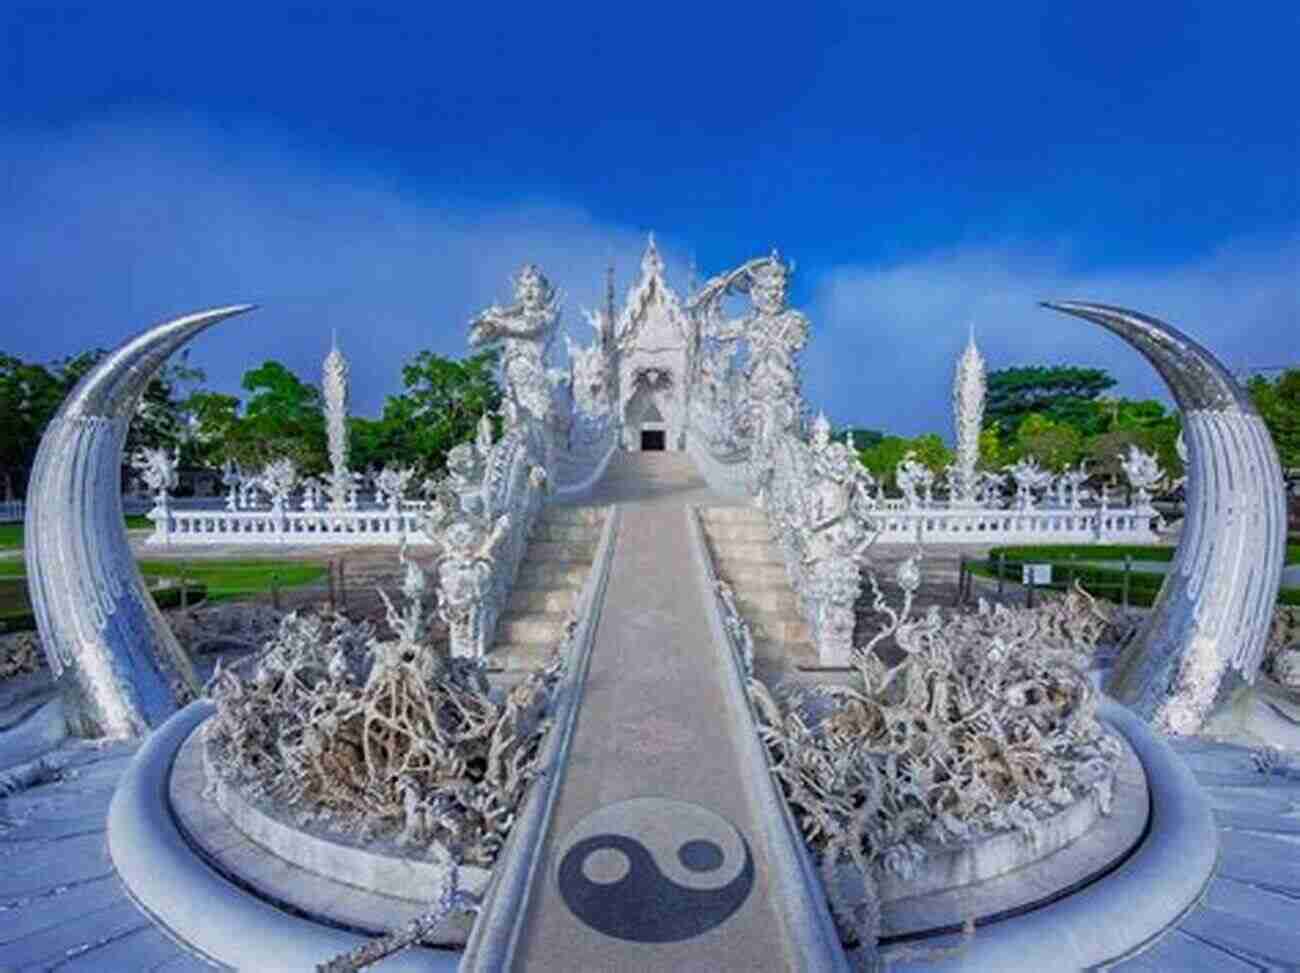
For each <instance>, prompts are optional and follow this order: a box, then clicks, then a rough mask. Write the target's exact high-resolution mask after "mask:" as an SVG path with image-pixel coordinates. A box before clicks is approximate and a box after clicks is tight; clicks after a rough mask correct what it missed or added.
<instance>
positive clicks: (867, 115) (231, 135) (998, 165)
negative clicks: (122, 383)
mask: <svg viewBox="0 0 1300 973" xmlns="http://www.w3.org/2000/svg"><path fill="white" fill-rule="evenodd" d="M190 6H192V5H181V4H167V5H156V6H155V5H150V4H130V5H124V4H95V5H86V6H82V7H78V8H73V7H67V8H65V7H57V6H53V5H34V6H24V5H14V4H10V5H6V6H5V8H4V12H3V13H0V18H3V19H0V23H3V27H4V31H3V34H4V37H5V38H6V42H5V45H4V46H3V47H0V63H2V64H3V65H4V68H3V75H2V77H3V83H2V84H0V112H2V113H3V125H2V126H0V173H3V174H4V185H5V191H4V192H3V193H2V194H0V226H3V228H4V229H5V231H6V232H5V237H6V238H7V239H8V240H10V241H12V243H13V246H12V249H10V248H4V249H6V250H9V252H8V253H4V254H0V320H3V321H4V322H5V324H4V325H3V330H2V331H0V350H5V351H9V352H11V353H16V354H20V355H22V356H24V357H28V358H38V359H49V358H54V357H57V356H60V355H64V354H69V353H72V352H75V351H77V350H79V349H81V348H83V347H86V346H87V345H91V344H102V345H106V344H112V343H114V342H116V341H117V340H119V339H120V338H121V337H123V336H125V335H126V334H127V333H130V332H132V331H135V330H138V329H139V328H140V327H143V326H144V325H146V324H149V323H151V322H152V321H155V320H158V319H161V318H163V317H166V316H169V315H172V314H175V313H180V312H183V311H186V310H190V309H194V308H197V307H201V306H208V305H213V304H223V303H230V302H234V301H242V300H252V301H256V302H259V303H260V304H261V305H262V309H261V310H259V311H258V312H256V315H255V316H249V317H247V318H245V319H243V320H241V321H237V322H231V323H230V324H227V325H224V326H222V327H223V328H224V329H225V330H224V331H214V332H213V333H211V334H210V335H209V336H205V337H204V338H203V339H201V340H200V341H199V342H197V343H196V345H195V348H194V352H193V355H192V357H193V358H194V359H195V360H196V361H197V362H198V363H199V364H202V365H204V366H205V367H206V368H207V369H208V372H209V376H210V384H211V385H213V386H215V387H219V388H224V389H227V390H234V389H235V387H236V386H237V384H238V379H239V376H240V374H241V373H242V372H243V371H244V370H245V369H247V368H250V367H253V366H255V365H256V364H258V363H260V362H261V361H262V360H263V359H264V358H267V357H276V358H279V359H281V360H283V361H285V362H286V363H288V364H290V365H291V366H292V367H294V368H296V369H298V370H299V371H300V372H301V373H303V374H305V375H310V376H312V377H315V375H316V372H317V370H318V368H319V362H320V358H321V356H322V355H323V354H324V351H325V350H326V347H327V343H328V335H329V332H330V330H331V329H332V328H336V329H337V330H338V333H339V337H340V342H341V343H342V344H343V346H344V349H345V351H346V352H347V353H348V354H349V357H350V358H351V360H352V363H353V369H354V375H355V377H356V381H355V385H354V401H355V404H356V406H357V407H358V409H359V410H360V411H364V412H375V411H377V410H378V409H379V408H380V406H381V404H382V400H383V397H384V395H385V394H387V393H388V392H391V391H395V390H396V388H397V385H398V382H399V378H398V374H399V371H398V370H399V367H400V364H401V362H402V361H403V360H404V359H405V358H406V357H409V356H410V355H411V354H413V353H414V352H415V351H417V350H419V349H421V348H433V349H434V350H435V351H438V352H440V353H442V354H461V353H463V351H464V336H465V331H466V327H465V325H466V321H467V320H468V318H469V316H470V315H471V314H472V313H473V312H474V311H475V310H477V309H478V308H480V307H482V306H483V305H485V304H487V303H489V302H491V301H493V300H500V299H503V298H504V297H506V296H507V293H508V291H507V288H508V282H507V278H508V275H509V274H510V272H511V271H512V270H513V269H515V268H516V267H517V266H518V265H519V264H520V263H521V262H523V261H524V260H536V261H538V262H540V263H541V264H542V265H543V267H544V269H546V270H547V271H548V273H550V275H551V276H552V278H553V279H554V280H555V281H556V282H557V283H558V284H559V285H560V287H561V288H562V289H563V290H564V292H565V294H566V309H567V310H566V316H565V322H566V325H567V326H568V328H569V330H570V331H571V332H572V333H573V334H574V336H575V337H579V338H585V337H586V336H587V327H586V325H585V323H584V322H583V320H582V318H581V315H580V313H579V308H580V307H581V306H584V305H586V306H591V305H593V304H594V303H595V302H596V301H598V300H599V294H600V292H601V287H602V281H601V277H602V273H603V268H604V266H605V265H606V264H607V263H609V262H610V261H611V260H612V261H614V263H615V266H616V269H617V273H618V282H619V287H620V290H621V289H622V288H624V287H626V286H627V285H628V284H629V283H630V282H631V278H632V275H633V273H634V271H635V267H636V262H637V257H638V254H639V252H640V249H641V247H642V246H643V243H644V235H645V233H646V231H648V230H654V231H656V234H657V236H658V238H659V240H660V243H661V246H662V248H663V249H664V250H665V252H666V253H667V255H668V258H669V266H670V270H671V272H672V273H673V275H674V276H675V279H676V280H677V281H678V282H679V283H681V284H684V283H685V278H686V267H687V264H688V262H689V261H690V260H692V259H693V260H694V261H695V262H696V264H697V265H698V267H699V269H700V272H701V274H702V275H710V274H713V273H716V272H719V271H721V270H723V269H725V268H727V267H729V266H732V265H734V264H736V263H739V262H741V261H743V260H745V259H747V258H749V257H751V256H754V255H756V254H759V253H764V252H766V251H767V250H769V249H770V248H771V247H772V246H773V245H776V246H779V247H780V249H781V251H782V253H784V254H786V255H788V256H790V257H792V258H794V260H795V261H796V262H797V266H798V272H797V275H796V286H795V290H794V297H795V301H796V303H798V304H799V305H800V306H801V307H802V308H803V309H804V310H805V311H806V312H807V313H808V314H809V315H810V317H811V318H812V320H813V325H814V339H813V342H812V344H811V345H810V347H809V350H808V353H807V355H806V376H807V392H808V395H809V398H810V399H811V400H813V401H814V402H815V403H818V404H823V405H825V406H826V408H827V411H828V412H829V413H830V415H831V416H832V418H834V419H835V420H837V421H838V422H853V423H856V424H860V425H872V426H878V427H885V428H889V429H891V430H896V431H900V432H903V433H908V434H912V433H918V432H922V431H927V430H938V431H943V432H945V434H946V433H947V432H948V426H949V418H948V388H949V383H950V380H951V369H952V363H953V357H954V355H955V354H956V353H957V351H958V350H959V348H960V345H961V344H962V342H963V340H964V335H965V332H966V328H967V325H968V324H969V323H971V322H973V323H974V324H975V326H976V329H977V332H978V334H979V336H980V340H981V344H982V346H983V347H984V350H985V353H986V356H987V357H988V358H989V360H990V364H991V366H992V367H1000V366H1005V365H1011V364H1022V363H1031V362H1045V361H1071V362H1082V363H1088V364H1096V365H1101V366H1103V367H1107V368H1109V369H1111V371H1112V372H1113V373H1114V374H1115V375H1116V376H1117V377H1118V378H1120V380H1121V383H1122V385H1121V389H1122V391H1124V392H1127V393H1129V394H1134V395H1149V394H1155V393H1158V392H1159V391H1160V385H1159V383H1158V380H1157V379H1156V378H1155V376H1154V373H1152V372H1151V370H1150V369H1149V368H1148V367H1147V366H1146V365H1145V364H1144V363H1143V362H1141V361H1140V360H1139V359H1137V358H1136V356H1135V355H1134V354H1133V353H1132V352H1130V351H1129V350H1128V349H1127V348H1125V347H1124V346H1122V345H1120V344H1119V343H1118V341H1117V340H1115V339H1113V338H1111V337H1109V336H1107V335H1104V334H1101V333H1100V332H1097V333H1094V332H1092V331H1089V330H1087V326H1085V325H1082V324H1081V323H1079V322H1076V321H1073V320H1071V319H1067V318H1064V317H1059V316H1056V315H1053V314H1052V313H1050V312H1047V311H1043V310H1040V309H1037V308H1036V306H1035V301H1037V300H1038V299H1040V298H1046V297H1071V298H1082V299H1092V300H1100V301H1106V302H1111V303H1119V304H1127V305H1129V306H1133V307H1136V308H1139V309H1142V310H1145V311H1148V312H1149V313H1153V314H1156V315H1158V316H1162V317H1165V318H1166V319H1167V320H1170V321H1172V322H1173V323H1175V324H1177V325H1178V326H1180V327H1182V328H1183V329H1184V330H1186V331H1188V332H1189V333H1191V334H1193V335H1194V336H1196V337H1198V338H1200V339H1201V340H1202V341H1204V342H1205V343H1206V344H1208V345H1209V346H1210V347H1211V348H1212V349H1214V350H1216V351H1218V352H1219V353H1220V354H1221V355H1222V356H1223V357H1224V359H1225V360H1226V361H1228V363H1229V364H1230V365H1231V366H1233V367H1239V366H1259V365H1264V366H1271V365H1280V364H1294V363H1297V362H1300V338H1297V334H1300V283H1298V281H1300V121H1298V120H1300V113H1297V111H1296V109H1295V92H1296V90H1300V69H1298V68H1297V66H1296V51H1297V50H1300V6H1297V5H1296V4H1281V3H1278V4H1269V3H1259V4H1246V5H1239V4H1225V3H1221V2H1215V3H1204V4H1199V3H1177V4H1166V3H1146V4H1132V3H1125V4H1120V3H1107V2H1095V0H1094V2H1090V3H1086V4H1084V3H1050V4H1046V3H1043V4H1027V5H1016V4H985V5H980V6H981V7H982V8H983V9H972V8H973V5H960V6H959V5H930V6H923V7H921V6H918V5H902V4H890V5H872V4H864V3H855V4H848V5H836V4H816V3H813V4H804V5H801V6H791V5H782V6H779V7H767V6H765V5H754V4H751V5H748V6H742V5H722V4H718V5H711V4H700V3H693V4H680V3H671V2H667V3H665V2H661V3H655V4H649V5H620V4H601V5H590V6H583V5H569V4H530V5H527V6H518V7H516V6H514V5H510V4H491V5H487V4H484V5H457V6H456V7H455V8H451V7H449V6H446V5H441V4H429V5H423V6H424V9H423V11H422V12H414V11H408V10H406V9H405V5H403V6H400V7H399V6H396V5H394V6H392V7H390V8H388V10H387V11H385V10H383V9H376V8H357V9H349V8H348V7H347V6H345V5H342V4H331V5H329V6H324V5H321V6H311V5H301V6H298V7H295V8H277V7H275V6H274V5H271V4H257V5H241V4H238V3H224V4H220V5H207V6H205V7H204V8H203V9H201V10H199V9H197V8H196V9H186V8H188V7H190ZM905 6H906V7H907V10H904V7H905ZM912 7H917V9H915V10H913V9H911V8H912Z"/></svg>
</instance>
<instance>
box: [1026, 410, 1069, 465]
mask: <svg viewBox="0 0 1300 973" xmlns="http://www.w3.org/2000/svg"><path fill="white" fill-rule="evenodd" d="M1016 445H1017V447H1018V452H1019V453H1020V455H1021V456H1033V457H1035V458H1036V459H1037V460H1038V461H1039V462H1040V463H1042V464H1043V465H1044V466H1045V467H1047V468H1048V469H1050V470H1053V471H1055V472H1057V473H1059V472H1061V471H1062V470H1064V469H1066V468H1067V467H1070V466H1073V465H1074V464H1075V463H1077V462H1078V461H1079V460H1080V459H1082V458H1083V455H1084V443H1083V435H1082V434H1081V433H1080V432H1079V430H1077V429H1076V428H1074V427H1073V426H1070V425H1067V424H1065V423H1063V422H1053V421H1052V420H1051V419H1049V418H1048V417H1047V416H1045V415H1042V414H1040V413H1037V412H1033V413H1030V414H1029V415H1028V416H1026V417H1025V418H1024V420H1023V421H1021V423H1020V428H1019V429H1018V430H1017V431H1016Z"/></svg>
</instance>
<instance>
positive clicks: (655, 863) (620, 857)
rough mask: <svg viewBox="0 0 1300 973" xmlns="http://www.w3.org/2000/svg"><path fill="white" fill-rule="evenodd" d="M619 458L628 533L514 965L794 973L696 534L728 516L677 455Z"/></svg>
mask: <svg viewBox="0 0 1300 973" xmlns="http://www.w3.org/2000/svg"><path fill="white" fill-rule="evenodd" d="M622 459H623V462H622V463H621V464H620V468H618V469H615V470H613V471H612V475H611V476H610V477H609V478H608V479H609V481H608V482H607V483H605V484H604V486H603V489H602V490H601V496H600V497H599V498H597V499H598V501H599V502H606V498H608V497H614V496H617V497H619V499H620V502H621V503H622V522H621V525H620V528H619V533H618V536H617V538H616V539H615V545H614V554H613V561H612V564H611V567H610V574H609V583H608V588H607V590H606V593H605V602H604V607H603V609H602V611H601V615H600V621H599V625H598V627H597V629H596V634H595V642H594V644H593V647H592V652H591V665H590V669H589V670H588V675H587V681H586V689H585V691H584V694H583V697H582V703H581V707H580V709H579V711H578V719H577V725H576V728H575V731H574V737H573V741H572V744H571V748H570V752H569V761H568V767H567V770H566V772H565V775H564V777H563V778H562V780H561V783H560V785H559V795H558V798H557V800H556V803H555V807H554V811H553V814H552V818H551V822H550V829H549V832H548V834H547V837H546V839H545V841H544V844H543V849H542V852H541V854H540V856H539V863H538V868H537V872H536V873H535V874H536V878H535V879H534V882H535V885H534V891H533V894H532V896H531V901H530V903H529V910H528V918H527V921H526V922H525V924H524V926H523V931H522V933H521V936H520V945H519V948H518V950H517V952H516V953H515V956H516V968H517V969H520V970H524V971H532V970H536V971H547V970H566V971H570V970H571V971H579V970H581V971H593V973H594V971H621V970H628V971H631V970H637V971H641V970H647V971H649V970H665V971H669V970H686V969H692V970H706V969H707V970H721V969H773V970H777V969H797V968H798V964H797V962H796V960H795V957H794V956H792V955H791V949H790V945H789V944H788V943H787V941H786V937H785V936H784V934H783V931H782V930H783V921H782V916H781V910H780V909H779V908H778V903H777V902H775V901H774V895H773V891H774V889H773V885H774V883H773V882H772V881H771V875H772V868H771V861H770V859H771V857H772V853H773V852H772V849H771V848H769V846H768V845H767V844H766V842H765V841H764V840H763V837H762V834H763V827H762V822H761V820H760V816H761V815H762V814H763V809H762V808H761V807H755V806H754V805H753V803H752V802H751V800H749V799H748V797H747V790H748V788H747V787H746V784H745V781H744V779H743V778H742V776H741V773H742V771H741V768H742V766H743V761H742V759H741V757H740V754H739V741H738V740H737V738H736V734H737V732H738V731H739V730H741V727H739V726H737V723H736V721H735V720H734V719H730V718H729V715H728V714H729V707H728V703H727V700H726V694H725V691H724V686H723V681H722V680H723V678H724V669H723V665H724V663H726V662H729V660H727V659H725V658H723V657H722V653H723V652H724V651H726V649H725V648H723V647H719V646H717V645H715V644H714V642H713V638H712V635H711V630H710V628H709V624H708V620H707V618H706V616H705V612H704V600H703V598H702V597H701V592H700V587H699V582H698V579H697V578H696V575H695V569H694V561H693V558H692V553H691V548H690V536H689V534H688V533H687V520H686V516H687V507H686V505H687V503H708V504H715V505H716V504H718V503H719V502H720V501H719V499H718V498H717V497H716V496H714V495H712V494H710V493H709V492H708V491H707V489H706V488H705V485H704V483H703V481H702V480H699V479H698V478H696V477H695V476H693V475H692V473H688V472H687V471H686V470H684V469H682V468H681V463H680V460H679V459H678V458H677V457H673V456H672V455H671V454H659V456H656V457H654V458H653V459H649V458H647V459H646V460H643V461H641V462H634V461H632V460H631V459H630V458H626V457H624V458H622ZM646 474H648V476H646ZM641 477H645V478H646V479H649V480H650V481H651V482H650V485H649V489H646V490H645V491H644V493H643V494H642V493H641V492H640V490H638V487H637V484H636V483H635V481H634V482H630V483H629V482H626V480H633V478H641ZM634 496H635V499H633V497H634ZM687 836H689V837H691V838H693V839H694V840H695V847H696V848H697V851H698V855H699V860H698V861H695V862H692V861H690V860H689V851H690V849H691V847H692V844H691V842H689V841H685V842H684V837H687ZM737 839H739V840H737ZM647 851H648V852H649V853H650V854H649V855H647V854H646V852H647ZM651 855H652V856H653V857H651ZM678 858H681V862H680V864H679V863H678V861H677V859H678ZM683 866H684V867H683ZM602 869H603V870H604V872H605V873H602V871H601V870H602ZM693 873H694V874H693ZM670 881H671V882H674V883H675V884H676V885H677V886H679V887H680V886H683V885H684V886H686V888H678V889H674V888H672V887H671V886H670V885H669V884H668V883H669V882H670Z"/></svg>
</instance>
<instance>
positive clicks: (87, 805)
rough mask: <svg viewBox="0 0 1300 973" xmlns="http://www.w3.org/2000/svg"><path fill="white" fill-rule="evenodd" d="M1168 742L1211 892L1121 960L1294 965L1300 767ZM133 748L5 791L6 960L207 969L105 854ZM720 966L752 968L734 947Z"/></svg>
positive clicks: (1189, 967)
mask: <svg viewBox="0 0 1300 973" xmlns="http://www.w3.org/2000/svg"><path fill="white" fill-rule="evenodd" d="M593 675H594V673H593ZM646 705H650V704H649V703H648V701H647V703H646ZM670 742H671V741H670ZM658 746H659V747H663V744H662V743H661V744H658ZM1174 748H1175V749H1176V750H1177V751H1178V752H1179V753H1180V754H1181V755H1182V756H1183V758H1184V759H1185V760H1187V761H1188V763H1189V764H1190V766H1191V768H1192V770H1193V772H1194V773H1195V774H1196V777H1197V780H1198V781H1200V783H1201V785H1202V786H1203V787H1205V789H1206V792H1207V793H1208V794H1209V795H1210V800H1211V801H1212V803H1213V805H1214V813H1215V816H1216V818H1217V819H1218V822H1219V866H1218V871H1217V874H1216V877H1215V878H1214V880H1213V881H1212V883H1211V885H1210V888H1209V891H1208V894H1207V896H1206V899H1205V901H1204V902H1203V903H1202V904H1201V905H1200V906H1199V907H1197V908H1196V909H1195V910H1193V911H1192V912H1191V913H1189V914H1188V915H1187V916H1185V917H1184V918H1183V920H1182V921H1181V922H1180V923H1179V924H1178V927H1177V928H1176V929H1174V930H1173V931H1171V932H1170V933H1169V934H1168V935H1166V936H1165V937H1164V938H1162V939H1161V940H1160V941H1159V942H1157V943H1156V944H1155V945H1154V946H1153V947H1152V948H1151V949H1149V950H1148V951H1147V952H1145V953H1143V954H1142V955H1140V956H1138V957H1136V958H1134V959H1132V960H1129V961H1127V962H1125V963H1122V964H1120V965H1119V966H1118V967H1116V968H1117V969H1119V970H1125V971H1135V973H1137V971H1147V970H1152V971H1154V970H1162V971H1178V973H1192V971H1198V970H1205V971H1237V970H1241V971H1247V970H1285V969H1291V970H1295V969H1297V968H1300V959H1297V958H1300V771H1296V772H1294V773H1293V774H1291V775H1281V774H1273V775H1270V776H1266V775H1263V774H1260V773H1258V772H1257V771H1255V770H1254V769H1253V766H1252V762H1251V757H1250V752H1249V751H1247V750H1245V749H1243V748H1241V747H1233V746H1227V745H1223V744H1215V743H1209V742H1205V741H1201V740H1195V739H1193V740H1188V741H1183V742H1175V744H1174ZM653 749H655V748H654V747H645V748H644V752H643V753H641V754H640V755H639V759H641V760H642V761H645V762H647V763H649V762H650V761H651V759H652V758H653V756H654V754H653V752H651V751H652V750H653ZM133 751H134V747H132V746H124V745H115V746H112V747H107V748H104V749H97V748H95V747H93V746H88V745H86V744H84V743H76V744H69V745H67V746H65V747H64V748H63V749H62V750H61V751H59V756H60V758H61V759H62V758H66V759H68V760H69V761H70V763H69V766H68V769H67V770H66V771H65V772H64V774H63V775H62V776H61V777H60V778H59V779H57V780H53V781H50V782H47V783H44V784H40V785H38V786H36V787H32V788H29V789H27V790H24V791H22V792H20V793H17V794H14V795H11V796H9V797H7V798H4V799H0V970H4V971H6V973H7V971H19V970H22V971H27V970H67V971H85V973H108V971H119V970H121V971H151V973H154V971H157V973H181V971H190V970H195V971H197V970H207V969H210V968H209V967H207V966H206V965H205V964H203V963H202V962H200V961H198V960H196V959H193V958H192V957H190V956H188V955H187V954H185V953H184V952H183V951H182V950H180V948H179V947H177V946H175V945H174V944H173V943H171V942H170V940H168V939H167V938H166V937H165V936H164V935H163V934H161V933H160V932H158V931H157V930H156V929H155V928H154V927H153V925H152V923H150V922H149V920H148V919H146V918H145V917H144V916H142V915H141V914H140V913H139V911H138V910H137V909H136V908H135V906H134V905H132V904H131V902H130V901H129V900H128V899H127V897H126V894H125V892H124V890H123V889H122V886H121V884H120V883H119V882H118V880H117V878H116V877H115V876H114V874H113V870H112V865H111V863H110V862H109V860H108V853H107V850H106V848H105V839H104V822H105V818H106V816H107V813H108V802H109V798H110V797H111V795H112V791H113V787H114V786H115V784H116V782H117V778H118V776H119V775H120V774H121V772H122V769H123V767H124V765H125V763H126V761H127V760H128V759H129V758H130V755H131V753H132V752H133ZM660 753H661V754H662V755H663V756H661V759H660V762H662V763H667V762H675V761H679V760H681V759H682V758H681V756H680V755H678V756H676V757H673V758H672V761H668V760H665V759H664V757H666V756H667V752H666V748H664V749H662V750H660ZM629 756H630V757H631V758H633V759H635V758H636V757H637V755H636V754H630V755H629ZM690 762H691V761H690V759H689V758H688V759H686V760H685V763H686V764H689V763H690ZM577 766H579V765H576V764H575V769H576V767H577ZM594 786H595V787H596V788H598V789H599V788H600V785H599V784H595V785H594ZM610 796H612V792H611V795H610ZM1153 894H1158V892H1157V891H1156V890H1153ZM1098 935H1105V931H1104V930H1098ZM728 967H729V968H732V969H745V968H755V967H750V966H746V965H737V964H736V963H735V962H731V961H729V962H728ZM549 968H550V969H564V970H568V969H573V968H574V967H573V966H571V965H568V964H561V965H560V966H558V967H549ZM606 968H607V969H617V967H606ZM757 968H764V969H769V968H771V966H770V965H766V964H761V963H760V964H759V966H758V967H757Z"/></svg>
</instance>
